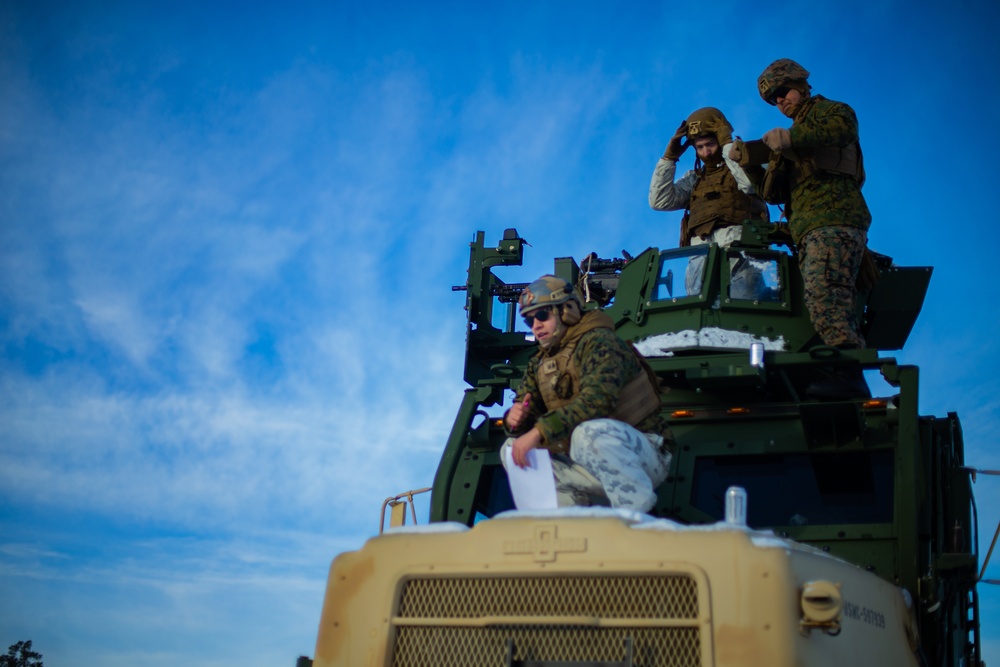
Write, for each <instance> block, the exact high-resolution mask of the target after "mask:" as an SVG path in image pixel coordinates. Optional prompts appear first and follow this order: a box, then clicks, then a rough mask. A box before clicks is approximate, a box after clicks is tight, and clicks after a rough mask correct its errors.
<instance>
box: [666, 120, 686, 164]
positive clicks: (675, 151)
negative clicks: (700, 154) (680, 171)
mask: <svg viewBox="0 0 1000 667" xmlns="http://www.w3.org/2000/svg"><path fill="white" fill-rule="evenodd" d="M687 127H688V122H687V121H686V120H685V121H681V126H680V127H679V128H677V131H676V132H674V136H673V137H671V139H670V143H669V144H667V150H665V151H664V152H663V158H664V159H665V160H670V161H671V162H677V161H678V160H680V159H681V156H682V155H684V151H686V150H687V147H688V144H687V143H685V142H684V137H686V136H687Z"/></svg>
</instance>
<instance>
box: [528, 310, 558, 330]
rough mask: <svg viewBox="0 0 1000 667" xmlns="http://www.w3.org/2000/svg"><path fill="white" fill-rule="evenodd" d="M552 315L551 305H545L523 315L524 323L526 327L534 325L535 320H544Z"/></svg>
mask: <svg viewBox="0 0 1000 667" xmlns="http://www.w3.org/2000/svg"><path fill="white" fill-rule="evenodd" d="M551 316H552V306H546V307H545V308H539V309H538V310H536V311H535V312H533V313H531V314H530V315H525V316H524V323H525V324H527V325H528V328H529V329H530V328H531V327H533V326H535V320H538V321H539V322H545V321H547V320H548V319H549V318H550V317H551Z"/></svg>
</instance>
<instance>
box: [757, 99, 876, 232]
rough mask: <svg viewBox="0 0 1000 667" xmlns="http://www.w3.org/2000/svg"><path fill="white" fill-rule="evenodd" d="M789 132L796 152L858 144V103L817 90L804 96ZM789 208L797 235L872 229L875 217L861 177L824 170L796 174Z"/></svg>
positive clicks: (791, 227) (791, 228)
mask: <svg viewBox="0 0 1000 667" xmlns="http://www.w3.org/2000/svg"><path fill="white" fill-rule="evenodd" d="M789 132H790V134H791V138H792V149H793V152H794V151H796V150H798V151H801V152H802V153H804V154H805V153H808V150H809V149H810V148H821V147H839V148H846V147H849V146H852V145H857V144H858V119H857V116H856V115H855V113H854V109H852V108H851V107H849V106H848V105H846V104H844V103H843V102H834V101H833V100H828V99H826V98H825V97H823V96H821V95H816V96H813V97H810V98H808V99H807V100H805V101H804V102H802V104H801V105H800V107H799V109H798V110H797V111H796V113H795V118H794V123H793V124H792V127H791V130H790V131H789ZM769 168H770V167H769ZM785 213H786V215H788V224H789V228H790V230H791V232H792V238H793V239H794V240H795V241H798V240H799V239H800V238H802V237H803V236H804V235H805V234H806V233H808V232H810V231H812V230H814V229H817V228H819V227H834V226H842V227H857V228H859V229H868V227H869V226H870V225H871V221H872V216H871V213H870V212H869V211H868V205H867V204H866V203H865V198H864V196H863V195H862V194H861V185H860V183H859V179H858V178H855V177H854V176H851V175H848V174H841V173H832V172H825V171H815V172H813V173H811V174H810V175H808V176H806V177H805V178H795V179H794V180H793V184H792V186H791V193H790V201H789V203H788V209H787V210H786V211H785Z"/></svg>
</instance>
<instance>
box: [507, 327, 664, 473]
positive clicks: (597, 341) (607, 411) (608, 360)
mask: <svg viewBox="0 0 1000 667" xmlns="http://www.w3.org/2000/svg"><path fill="white" fill-rule="evenodd" d="M584 317H586V318H594V317H598V318H603V319H604V320H607V322H606V326H600V327H598V328H593V329H590V330H589V331H587V332H585V333H584V334H583V335H582V336H581V337H580V340H579V342H578V343H577V345H576V348H575V350H574V352H573V363H574V364H575V366H576V368H577V369H578V373H579V387H578V389H577V391H576V393H575V395H572V396H568V397H567V398H569V399H570V400H569V401H568V402H567V403H565V404H564V405H563V406H562V407H559V408H556V409H552V410H550V409H549V408H548V407H547V406H546V405H545V402H544V400H543V399H542V392H541V390H540V388H539V385H538V376H539V366H540V365H541V364H542V362H544V361H545V359H546V358H548V357H551V356H553V355H555V354H556V353H557V352H558V349H559V348H558V347H557V348H556V349H549V350H542V349H539V351H538V353H537V354H535V356H534V357H532V358H531V360H530V361H529V362H528V367H527V369H526V370H525V374H524V379H523V380H522V381H521V386H520V387H519V388H518V391H517V397H516V399H515V400H516V401H522V400H524V396H525V394H528V393H530V394H531V401H530V402H529V404H528V405H529V412H528V418H527V419H525V421H524V423H523V424H522V425H521V428H520V429H518V430H512V431H510V434H511V435H520V434H521V433H524V432H526V431H528V430H530V429H531V427H532V426H537V427H538V430H539V432H541V434H542V444H543V446H544V447H545V448H546V449H549V450H550V451H553V452H555V453H568V451H569V440H570V436H571V435H572V433H573V429H575V428H576V427H577V426H578V425H580V424H581V423H583V422H585V421H588V420H590V419H600V418H604V417H609V416H610V415H611V414H612V413H613V412H614V411H615V408H616V407H617V405H618V398H619V395H620V393H621V389H622V387H624V386H625V385H626V384H627V383H628V382H629V380H631V379H632V378H634V377H635V376H636V375H637V374H638V373H640V372H643V371H642V367H641V366H640V363H639V360H638V359H637V358H636V354H635V352H634V351H633V350H632V348H630V347H629V346H628V344H627V343H625V342H624V341H623V340H622V339H620V338H619V337H618V336H617V335H616V334H615V332H614V329H613V324H612V322H611V318H609V317H608V316H607V315H605V314H604V313H603V312H601V311H591V312H589V313H587V314H586V315H585V316H584ZM570 331H572V328H571V329H570ZM636 428H637V429H638V430H640V431H642V432H643V433H655V434H656V435H662V436H663V439H664V443H665V444H667V445H668V446H669V445H670V444H671V443H672V437H671V435H670V430H669V428H668V427H667V423H666V421H665V420H664V419H663V417H661V416H660V413H659V412H655V413H653V414H651V415H650V416H648V417H646V418H645V419H643V420H642V421H640V422H639V423H638V424H636Z"/></svg>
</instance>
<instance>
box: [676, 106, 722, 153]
mask: <svg viewBox="0 0 1000 667" xmlns="http://www.w3.org/2000/svg"><path fill="white" fill-rule="evenodd" d="M687 136H688V141H689V142H691V143H694V140H695V139H699V138H701V137H706V136H714V137H715V140H716V141H718V142H719V145H720V146H725V145H726V144H729V143H732V141H733V126H732V125H730V123H729V121H728V120H727V119H726V116H725V114H723V113H722V112H721V111H719V110H718V109H716V108H715V107H704V108H702V109H698V110H697V111H694V112H692V113H691V115H690V116H688V117H687Z"/></svg>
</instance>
